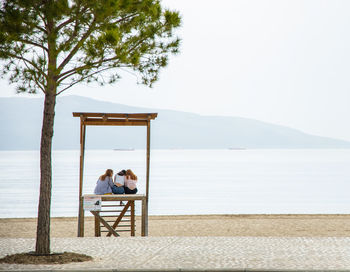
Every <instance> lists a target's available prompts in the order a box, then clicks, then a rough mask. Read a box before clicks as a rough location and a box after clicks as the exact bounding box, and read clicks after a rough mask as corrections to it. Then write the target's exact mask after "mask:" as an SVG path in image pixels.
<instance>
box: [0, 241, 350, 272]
mask: <svg viewBox="0 0 350 272" xmlns="http://www.w3.org/2000/svg"><path fill="white" fill-rule="evenodd" d="M34 247H35V239H24V238H22V239H10V238H0V257H3V256H5V255H7V254H13V253H19V252H29V251H33V250H34ZM51 250H52V251H53V252H64V251H71V252H76V253H84V254H87V255H90V256H92V257H93V258H94V260H93V261H91V262H84V263H71V264H64V265H14V264H0V270H20V271H23V270H27V271H30V270H45V271H48V270H50V271H53V270H80V271H87V270H95V271H96V270H98V271H138V270H139V271H144V270H148V271H167V270H168V271H215V270H223V271H269V270H274V271H283V270H289V271H295V270H299V271H305V270H320V271H325V270H337V271H342V270H343V271H345V270H347V271H350V237H349V238H347V237H345V238H344V237H340V238H336V237H326V238H325V237H322V238H321V237H319V238H317V237H316V238H310V237H309V238H306V237H296V238H295V237H282V238H281V237H133V238H131V237H130V238H120V237H119V238H112V237H110V238H107V237H104V238H95V237H88V238H53V239H52V240H51Z"/></svg>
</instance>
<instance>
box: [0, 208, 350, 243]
mask: <svg viewBox="0 0 350 272" xmlns="http://www.w3.org/2000/svg"><path fill="white" fill-rule="evenodd" d="M136 225H137V226H136V235H137V236H140V229H141V228H140V217H137V224H136ZM77 228H78V227H77V218H76V217H55V218H51V237H76V236H77ZM148 234H149V236H153V237H157V236H158V237H159V236H197V237H198V236H257V237H350V215H329V214H323V215H294V214H293V215H184V216H150V217H149V227H148ZM129 235H130V233H121V236H129ZM35 236H36V219H35V218H10V219H7V218H5V219H0V237H7V238H34V237H35ZM85 236H86V237H92V236H94V220H93V217H86V218H85Z"/></svg>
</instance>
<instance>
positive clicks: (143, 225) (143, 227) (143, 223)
mask: <svg viewBox="0 0 350 272" xmlns="http://www.w3.org/2000/svg"><path fill="white" fill-rule="evenodd" d="M141 236H147V233H146V198H143V199H142V212H141Z"/></svg>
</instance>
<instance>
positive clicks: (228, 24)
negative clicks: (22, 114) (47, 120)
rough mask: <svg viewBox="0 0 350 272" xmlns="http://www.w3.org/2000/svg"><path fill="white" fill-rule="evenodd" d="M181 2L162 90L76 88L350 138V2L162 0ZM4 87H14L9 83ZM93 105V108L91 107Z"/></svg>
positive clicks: (130, 79) (131, 81)
mask: <svg viewBox="0 0 350 272" xmlns="http://www.w3.org/2000/svg"><path fill="white" fill-rule="evenodd" d="M163 5H165V6H167V7H169V8H171V9H175V10H178V11H180V13H181V15H182V17H183V25H182V28H181V30H179V35H180V36H181V38H182V40H183V41H182V47H181V54H180V55H178V56H175V57H173V58H172V59H171V61H170V63H169V66H168V67H167V68H166V69H164V70H163V71H162V73H161V77H160V81H159V82H157V83H156V84H155V86H154V88H153V89H149V88H147V87H144V86H141V85H136V84H135V82H136V81H137V78H136V77H135V76H134V75H130V74H125V76H124V79H123V80H121V81H120V82H119V83H117V84H116V85H114V86H105V87H97V86H86V85H84V84H82V85H80V86H77V87H75V88H74V89H71V90H69V91H67V93H66V94H67V95H69V94H70V95H72V94H74V95H84V96H88V97H91V98H96V99H100V100H108V101H112V102H117V103H122V104H128V105H135V106H143V107H152V108H165V109H175V110H181V111H188V112H195V113H200V114H205V115H209V114H210V115H229V116H240V117H248V118H254V119H258V120H262V121H267V122H270V123H275V124H281V125H286V126H289V127H293V128H297V129H300V130H303V131H305V132H307V133H311V134H316V135H321V136H330V137H336V138H339V139H346V140H350V125H349V124H350V107H349V101H350V16H349V14H350V1H347V0H344V1H337V0H328V1H322V0H317V1H316V0H290V1H287V0H271V1H267V0H255V1H254V0H218V1H209V0H190V1H189V0H163ZM0 88H1V92H0V96H10V95H13V93H14V87H12V86H11V87H8V85H7V83H6V81H4V80H3V81H1V82H0ZM91 111H93V109H91Z"/></svg>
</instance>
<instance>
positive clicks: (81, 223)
mask: <svg viewBox="0 0 350 272" xmlns="http://www.w3.org/2000/svg"><path fill="white" fill-rule="evenodd" d="M85 134H86V126H85V124H84V118H83V116H80V172H79V218H78V237H84V208H83V201H84V199H83V175H84V155H85Z"/></svg>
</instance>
